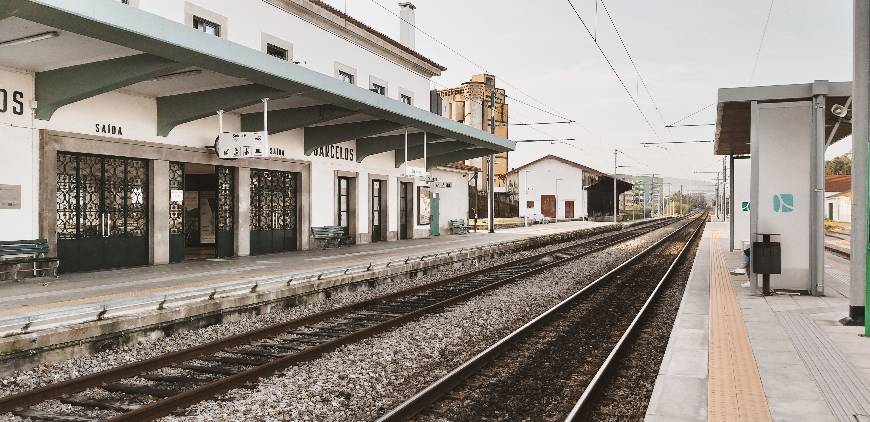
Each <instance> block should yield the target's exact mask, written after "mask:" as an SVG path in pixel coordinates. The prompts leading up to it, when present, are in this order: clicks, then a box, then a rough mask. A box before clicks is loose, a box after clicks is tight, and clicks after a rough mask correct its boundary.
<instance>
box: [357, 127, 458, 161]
mask: <svg viewBox="0 0 870 422" xmlns="http://www.w3.org/2000/svg"><path fill="white" fill-rule="evenodd" d="M440 139H444V137H443V136H440V135H435V134H432V133H430V134H429V135H428V138H427V140H428V141H437V140H440ZM408 145H409V146H418V145H423V132H416V133H409V134H408ZM404 147H405V134H404V133H402V134H399V135H386V136H373V137H369V138H362V139H357V140H356V162H357V163H361V162H362V160H363V159H364V158H366V157H369V156H372V155H377V154H381V153H384V152H390V151H395V150H397V149H403V148H404Z"/></svg>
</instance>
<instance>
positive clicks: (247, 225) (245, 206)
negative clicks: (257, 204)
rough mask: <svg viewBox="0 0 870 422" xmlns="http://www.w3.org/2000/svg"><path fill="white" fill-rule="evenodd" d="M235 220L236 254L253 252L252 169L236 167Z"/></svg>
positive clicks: (234, 182) (243, 254) (242, 254)
mask: <svg viewBox="0 0 870 422" xmlns="http://www.w3.org/2000/svg"><path fill="white" fill-rule="evenodd" d="M233 184H234V185H235V187H236V201H235V207H236V209H235V213H234V214H235V220H234V221H233V227H234V230H235V233H234V234H233V238H235V241H236V245H235V248H234V250H235V251H236V256H248V255H250V254H251V169H250V168H247V167H239V168H237V169H236V180H234V181H233Z"/></svg>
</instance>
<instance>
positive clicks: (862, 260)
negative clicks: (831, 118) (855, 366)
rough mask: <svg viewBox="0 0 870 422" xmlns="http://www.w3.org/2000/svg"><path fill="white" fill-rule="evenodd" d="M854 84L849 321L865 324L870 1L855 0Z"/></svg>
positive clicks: (869, 126)
mask: <svg viewBox="0 0 870 422" xmlns="http://www.w3.org/2000/svg"><path fill="white" fill-rule="evenodd" d="M853 31H854V63H853V66H854V75H853V80H854V82H853V85H852V152H853V154H852V237H851V239H852V240H851V243H850V247H851V253H852V259H851V261H850V264H849V316H848V321H846V322H847V323H857V324H863V321H864V289H865V283H866V280H865V275H866V267H865V266H866V256H867V177H868V172H867V170H868V169H867V142H868V141H870V109H868V107H870V106H868V101H870V95H868V89H870V2H868V1H866V0H855V1H854V26H853Z"/></svg>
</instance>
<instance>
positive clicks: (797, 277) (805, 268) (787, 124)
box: [752, 101, 814, 290]
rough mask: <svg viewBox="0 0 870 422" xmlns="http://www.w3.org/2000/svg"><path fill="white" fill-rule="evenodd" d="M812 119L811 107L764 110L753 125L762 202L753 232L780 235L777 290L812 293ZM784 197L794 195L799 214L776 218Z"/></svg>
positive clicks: (755, 177) (756, 204)
mask: <svg viewBox="0 0 870 422" xmlns="http://www.w3.org/2000/svg"><path fill="white" fill-rule="evenodd" d="M810 113H811V103H810V102H808V101H800V102H793V103H774V104H760V105H758V116H757V117H758V118H757V120H755V119H753V126H754V129H753V131H754V132H755V133H757V136H755V137H753V139H752V161H753V162H754V163H753V168H752V184H754V185H756V186H757V190H758V191H757V200H754V201H752V202H753V203H752V213H753V219H754V220H755V221H754V222H753V226H754V227H753V228H752V232H753V235H754V234H758V233H779V234H780V236H776V237H774V238H773V240H774V241H779V242H781V245H782V274H774V275H771V278H770V286H771V288H772V289H796V290H810V289H811V285H810V282H811V281H810V259H809V257H810V231H809V230H808V229H806V228H807V227H809V225H810V200H811V192H812V186H811V184H810V146H811V145H812V139H814V137H813V136H812V135H813V134H812V127H811V124H810V122H811V121H812V119H811V117H812V116H811V114H810ZM786 157H787V159H786ZM784 193H788V194H792V195H794V210H793V211H791V212H776V211H775V210H774V195H776V194H784ZM753 197H755V196H754V195H753ZM753 237H755V236H753ZM753 240H755V239H753ZM757 282H758V283H760V278H759V280H758V281H757Z"/></svg>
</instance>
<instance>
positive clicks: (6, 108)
mask: <svg viewBox="0 0 870 422" xmlns="http://www.w3.org/2000/svg"><path fill="white" fill-rule="evenodd" d="M0 113H12V114H14V115H16V116H23V115H24V93H23V92H21V91H10V90H8V89H5V88H0Z"/></svg>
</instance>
